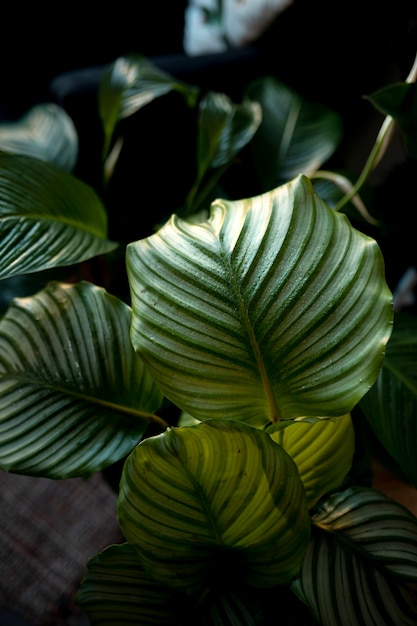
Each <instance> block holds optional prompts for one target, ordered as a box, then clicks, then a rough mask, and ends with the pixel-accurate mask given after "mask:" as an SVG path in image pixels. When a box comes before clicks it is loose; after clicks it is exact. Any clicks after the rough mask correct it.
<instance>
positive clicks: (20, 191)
mask: <svg viewBox="0 0 417 626" xmlns="http://www.w3.org/2000/svg"><path fill="white" fill-rule="evenodd" d="M106 236H107V215H106V212H105V208H104V206H103V204H102V202H101V200H100V198H99V197H98V196H97V194H96V193H95V192H94V191H93V189H91V188H90V187H88V186H87V185H86V184H84V183H83V182H81V181H80V180H77V179H76V178H74V177H73V176H72V175H71V174H69V173H68V172H64V171H63V170H61V169H59V168H57V167H55V166H53V165H51V164H49V163H46V162H43V161H40V160H39V159H35V158H31V157H27V156H21V155H6V154H3V155H0V244H1V256H0V278H7V277H9V276H13V275H16V274H24V273H28V272H37V271H40V270H45V269H48V268H52V267H57V266H60V265H61V266H63V265H72V264H74V263H79V262H81V261H84V260H86V259H89V258H91V257H94V256H97V255H100V254H104V253H107V252H109V251H111V250H113V249H114V248H115V247H116V244H115V243H113V242H111V241H108V240H107V239H106Z"/></svg>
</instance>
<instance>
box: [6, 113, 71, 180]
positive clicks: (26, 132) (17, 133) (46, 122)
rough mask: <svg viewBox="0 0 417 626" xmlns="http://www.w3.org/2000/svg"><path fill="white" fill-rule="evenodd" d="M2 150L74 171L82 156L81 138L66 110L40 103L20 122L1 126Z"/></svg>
mask: <svg viewBox="0 0 417 626" xmlns="http://www.w3.org/2000/svg"><path fill="white" fill-rule="evenodd" d="M0 150H1V151H3V152H11V153H17V154H24V155H26V156H31V157H36V158H38V159H42V160H43V161H48V162H49V163H53V164H54V165H56V166H57V167H60V168H62V169H63V170H67V171H71V170H72V169H73V168H74V166H75V164H76V162H77V156H78V136H77V131H76V129H75V126H74V124H73V121H72V119H71V118H70V117H69V115H68V114H67V113H66V112H65V110H64V109H62V108H61V107H59V106H58V105H56V104H54V103H52V102H50V103H46V104H38V105H36V106H34V107H33V108H32V109H30V111H28V112H27V113H26V114H25V115H23V116H22V117H21V118H20V119H19V120H17V121H16V122H14V121H13V122H2V123H1V124H0Z"/></svg>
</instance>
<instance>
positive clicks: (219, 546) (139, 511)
mask: <svg viewBox="0 0 417 626" xmlns="http://www.w3.org/2000/svg"><path fill="white" fill-rule="evenodd" d="M118 510H119V521H120V527H121V529H122V532H123V534H124V536H125V537H126V539H127V540H128V541H129V542H131V543H133V544H135V547H136V550H137V552H138V554H139V556H140V559H141V561H142V563H143V565H144V567H145V569H146V571H148V572H149V573H150V574H151V575H152V576H153V577H154V578H155V579H156V580H158V581H159V582H161V583H163V584H167V585H170V586H174V587H177V588H183V589H184V590H187V592H189V593H190V592H192V591H201V590H202V589H203V588H205V587H207V586H208V587H211V586H213V585H214V584H219V580H220V579H221V581H223V582H224V584H225V585H229V586H230V585H233V587H236V586H239V581H242V584H243V583H247V584H250V585H252V586H254V587H268V586H272V585H275V584H281V583H283V582H286V581H288V580H289V579H290V578H291V577H292V576H293V575H294V574H295V572H296V571H297V570H298V568H299V567H300V565H301V562H302V559H303V556H304V551H305V547H306V545H307V543H308V539H309V535H310V518H309V516H308V511H307V505H306V501H305V495H304V488H303V485H302V483H301V480H300V478H299V475H298V471H297V468H296V465H295V464H294V462H293V461H292V460H291V459H290V457H289V456H288V455H287V454H286V452H285V451H284V450H283V449H282V448H280V446H278V445H276V444H275V443H274V442H273V441H272V440H271V438H270V437H269V436H268V435H267V434H265V433H263V432H261V431H259V430H257V429H255V428H252V427H250V426H247V425H245V424H242V423H239V422H232V421H223V420H211V421H207V422H202V423H201V424H198V425H196V426H192V427H189V428H172V429H169V430H167V431H166V432H165V433H163V434H162V435H159V436H157V437H151V438H147V439H145V440H144V441H142V442H141V443H140V444H139V445H138V446H137V447H136V448H135V450H134V451H133V452H132V453H131V454H130V456H129V457H128V459H127V461H126V463H125V466H124V470H123V475H122V480H121V484H120V493H119V505H118Z"/></svg>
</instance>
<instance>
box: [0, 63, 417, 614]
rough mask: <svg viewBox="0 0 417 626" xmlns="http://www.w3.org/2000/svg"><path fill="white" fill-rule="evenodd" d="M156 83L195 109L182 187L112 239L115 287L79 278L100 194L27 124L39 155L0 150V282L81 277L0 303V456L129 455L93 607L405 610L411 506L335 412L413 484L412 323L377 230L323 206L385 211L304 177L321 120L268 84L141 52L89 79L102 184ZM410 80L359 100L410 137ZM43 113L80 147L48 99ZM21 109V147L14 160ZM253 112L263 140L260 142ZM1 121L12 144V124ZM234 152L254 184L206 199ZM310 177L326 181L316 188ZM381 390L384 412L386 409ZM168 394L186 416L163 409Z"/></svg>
mask: <svg viewBox="0 0 417 626" xmlns="http://www.w3.org/2000/svg"><path fill="white" fill-rule="evenodd" d="M413 73H414V70H412V74H413ZM398 90H399V91H400V93H398ZM172 91H175V92H176V93H177V94H179V95H180V97H181V98H182V97H184V96H185V97H186V100H185V102H186V105H187V106H189V107H190V108H191V110H192V111H195V110H196V109H195V108H196V107H197V105H198V111H199V114H198V131H197V140H198V143H197V145H198V148H197V155H196V167H195V182H194V184H192V185H191V187H190V190H189V192H188V193H187V194H186V195H185V198H184V203H183V205H182V206H180V207H176V215H174V216H173V217H171V218H169V219H168V220H167V219H166V218H167V217H169V216H164V215H156V216H155V218H156V219H155V231H154V232H153V233H150V234H148V235H146V236H144V237H142V238H139V239H137V240H135V239H133V240H132V241H131V242H130V243H128V246H127V255H126V263H127V276H128V285H129V294H125V295H126V297H125V298H123V297H118V296H115V295H112V294H111V293H109V291H108V290H106V289H104V287H103V286H101V285H95V284H93V283H92V282H90V281H88V282H87V281H86V280H78V279H79V278H80V273H79V272H80V268H81V271H83V270H84V268H85V265H84V264H85V262H86V261H88V259H91V258H92V257H96V256H99V257H100V258H101V257H103V255H107V257H110V261H109V265H108V266H107V267H106V269H107V270H108V271H110V273H111V271H112V269H113V267H114V266H113V265H112V263H113V261H114V262H115V264H116V265H115V266H116V267H119V266H118V265H117V263H118V261H119V258H118V257H117V255H116V257H114V258H112V256H111V255H112V254H115V249H116V243H114V242H112V241H111V240H109V239H108V238H107V228H106V226H107V225H106V217H107V216H106V211H105V207H104V204H103V200H102V198H101V197H100V195H99V194H98V193H97V192H96V191H94V190H93V189H92V188H91V187H90V186H89V185H87V184H85V183H84V182H82V181H81V180H79V179H77V178H75V177H74V176H71V175H70V174H68V173H67V172H65V171H63V169H62V163H59V164H60V165H61V167H57V166H56V165H52V164H50V163H47V162H45V161H44V160H43V159H45V154H46V155H47V156H46V158H48V154H49V151H48V140H46V141H45V133H43V132H42V133H41V134H40V135H41V138H42V145H43V146H44V147H45V143H46V150H44V151H43V152H42V154H40V153H39V152H38V153H37V157H36V158H35V157H34V156H27V155H22V154H18V155H17V154H11V153H8V154H6V153H4V154H3V155H2V156H1V170H0V172H1V181H0V185H1V186H0V190H1V193H2V222H1V228H2V230H1V237H2V243H3V250H4V254H3V255H2V259H1V261H0V265H1V276H2V278H3V280H4V281H6V280H7V279H10V278H13V277H14V276H16V275H20V274H31V273H34V272H36V273H38V272H47V274H48V273H49V272H55V271H56V268H58V267H59V268H68V267H69V268H70V270H72V269H73V268H74V265H75V264H80V263H81V265H76V270H77V274H76V280H75V281H74V280H72V281H69V280H65V281H62V280H56V276H54V278H55V280H54V281H52V282H49V283H48V284H47V285H46V286H44V287H43V288H42V289H40V290H39V291H38V292H37V293H35V294H34V295H33V294H30V295H28V296H25V297H19V298H16V299H14V300H13V301H12V302H11V304H10V306H9V307H8V309H7V311H6V312H5V314H4V316H3V318H2V320H1V323H0V341H1V348H2V349H1V351H0V371H1V377H0V380H1V395H0V397H1V407H2V409H1V412H2V418H1V427H2V441H1V445H0V460H1V467H2V468H3V469H5V470H7V471H13V472H17V473H25V474H29V475H35V476H37V475H38V476H39V475H40V476H48V477H51V478H56V479H59V478H64V477H71V476H80V475H88V474H90V473H92V472H95V471H100V470H103V469H104V468H106V467H108V466H111V465H112V464H113V463H115V462H116V461H117V460H120V459H124V458H126V462H125V464H124V469H123V474H122V477H121V483H120V494H119V520H120V524H121V528H122V531H123V533H124V535H125V537H126V539H127V542H126V543H125V544H123V545H121V546H111V547H109V548H108V549H107V550H105V551H104V552H102V553H101V554H100V555H97V557H95V558H93V559H92V561H91V562H90V563H89V565H88V570H87V573H86V576H85V579H84V580H83V582H82V584H81V589H80V594H79V602H80V604H81V606H83V607H84V608H85V609H86V610H87V612H88V613H89V615H90V617H91V620H92V622H93V623H97V624H102V623H114V624H122V623H126V624H128V623H138V622H139V623H161V624H166V623H175V624H180V623H183V624H187V623H196V622H197V623H202V624H228V623H230V624H258V623H259V624H261V623H267V624H269V623H275V622H276V619H277V618H276V611H277V608H276V605H275V602H276V600H275V598H279V604H280V607H279V611H280V620H281V621H283V623H289V624H290V623H297V624H300V623H305V624H311V623H322V624H334V623H335V622H336V623H348V624H353V623H365V624H366V623H374V622H376V623H387V624H390V623H405V624H406V623H410V624H411V623H414V622H415V615H416V603H415V596H414V594H413V587H412V585H413V584H415V580H416V576H417V570H416V567H415V558H416V549H417V547H416V539H417V523H416V521H415V519H414V518H413V517H412V516H411V515H410V514H409V513H408V512H407V511H406V510H405V509H403V508H402V507H401V506H399V505H397V504H396V503H394V502H392V501H390V500H389V499H387V498H385V497H384V496H382V495H381V494H379V493H378V492H376V491H375V490H373V489H371V488H370V487H369V486H366V485H361V484H359V485H358V484H357V483H356V482H355V481H356V475H355V471H354V470H355V463H354V461H355V460H356V458H355V441H354V426H353V422H352V418H351V416H350V413H351V412H353V411H354V410H358V409H359V410H361V411H363V413H364V414H365V415H366V418H367V419H368V420H369V422H370V423H371V424H372V427H373V428H374V430H375V432H376V433H377V434H378V436H379V437H380V438H381V440H382V441H383V443H384V444H385V445H386V447H387V449H388V450H389V452H390V453H391V454H392V455H393V456H394V457H395V458H396V459H397V461H398V462H399V463H401V462H402V460H403V459H406V463H405V462H404V464H403V470H404V472H405V473H406V474H407V476H408V477H409V479H410V480H411V481H412V482H413V483H414V484H415V481H416V477H415V462H414V461H413V458H412V453H411V450H409V452H408V454H406V455H405V454H404V450H405V449H406V448H407V442H408V441H409V440H410V434H409V433H411V435H412V434H413V423H412V419H413V407H414V402H415V400H414V394H413V392H412V390H411V391H410V387H411V384H407V385H405V384H404V380H406V382H409V381H412V379H413V376H412V375H411V376H410V374H408V373H407V368H409V367H410V366H412V364H413V360H414V353H415V351H414V350H413V349H410V345H411V348H412V347H413V346H412V343H411V342H412V337H413V332H414V319H413V318H411V319H409V318H408V317H406V318H403V317H402V316H398V317H396V318H395V320H394V326H392V322H393V314H392V296H391V292H390V290H389V289H388V286H387V285H386V282H385V279H384V259H383V256H382V254H381V251H380V248H379V246H378V244H377V243H376V241H375V239H373V238H371V237H370V236H369V235H368V234H366V233H365V232H362V231H361V230H359V229H358V228H354V227H353V226H352V225H351V223H350V221H349V220H348V219H347V218H346V216H344V215H342V213H340V212H338V211H336V210H334V209H333V208H331V207H332V206H334V205H339V206H337V208H341V207H342V204H343V202H345V201H346V200H352V202H353V203H354V204H351V205H350V206H349V207H348V210H349V212H351V213H352V212H353V211H355V209H356V208H357V209H359V211H361V212H362V213H361V212H358V213H354V216H355V217H354V219H356V220H358V221H359V223H360V224H361V225H362V226H363V230H366V228H367V225H368V224H369V222H367V221H366V220H369V219H370V221H371V222H372V223H371V224H370V226H371V227H372V228H375V226H377V225H378V224H375V223H373V222H374V221H375V220H372V218H370V217H369V213H368V212H367V210H366V209H364V206H363V204H362V203H361V202H359V200H358V198H357V197H356V193H357V191H358V187H359V186H355V185H352V186H351V189H350V190H349V191H348V196H347V197H346V195H345V193H343V192H341V191H340V181H341V180H342V186H347V187H348V188H349V186H350V183H349V180H348V178H347V177H345V176H344V177H341V175H340V174H339V173H337V174H336V173H331V172H319V170H318V168H319V167H320V165H321V164H322V163H325V162H326V160H327V159H328V158H329V156H330V155H331V153H332V150H334V148H335V147H336V146H337V142H338V140H339V137H340V129H339V126H338V121H337V118H336V117H335V116H334V115H333V114H332V112H331V111H328V110H325V109H323V108H320V107H319V108H316V107H311V108H310V107H309V105H308V104H307V103H304V102H303V101H302V100H301V99H300V98H298V97H297V94H294V93H292V92H291V90H287V89H286V88H285V86H284V85H279V84H277V83H275V82H274V81H271V80H269V79H265V80H262V81H260V82H259V83H256V84H253V85H250V86H249V88H248V92H247V99H246V100H245V102H243V103H242V104H241V105H235V104H233V103H231V102H230V101H229V100H228V99H227V97H225V96H224V94H211V93H210V94H198V93H196V90H195V89H193V88H192V87H189V86H186V85H183V84H179V83H178V82H177V81H175V80H173V79H172V78H171V77H167V76H165V75H163V74H161V73H159V72H158V71H157V70H156V69H155V68H153V67H152V66H151V65H149V64H148V63H147V62H146V60H144V59H142V58H136V57H134V58H123V59H119V60H117V61H116V62H115V63H114V64H113V66H112V67H111V68H109V72H108V73H107V74H106V75H105V77H104V79H103V83H102V91H101V100H100V102H101V115H102V119H103V128H104V143H103V146H104V147H103V163H104V168H103V172H104V175H103V181H104V182H103V189H104V190H105V189H107V188H108V186H109V185H110V184H111V182H112V177H113V174H114V172H115V171H116V169H115V168H117V164H118V159H119V158H120V155H121V154H123V141H122V138H121V136H120V135H118V132H119V130H120V129H121V128H122V129H123V125H121V126H119V123H120V120H121V119H122V118H123V119H128V118H129V116H130V115H133V113H134V114H138V115H139V114H140V109H141V108H142V107H143V106H144V104H149V103H151V102H152V101H153V100H154V99H155V98H156V97H164V96H165V95H166V94H168V93H172ZM414 94H415V89H414V84H411V83H404V84H402V85H400V86H394V87H392V88H390V89H388V90H384V91H383V92H381V94H375V95H373V96H372V101H373V102H374V103H375V104H377V105H378V106H379V107H381V108H383V109H384V110H385V111H386V112H389V113H390V114H392V115H394V114H395V115H396V116H397V118H398V120H399V122H401V124H402V128H403V130H404V133H405V136H406V138H407V141H408V144H407V145H408V148H409V150H410V153H411V154H413V151H414V144H413V141H414V139H413V135H412V133H411V132H410V130H409V128H410V126H407V124H410V121H411V120H412V116H413V113H412V112H411V114H410V113H409V114H403V103H404V101H407V100H408V99H409V98H413V97H414V98H415V95H414ZM275 98H277V101H275V100H274V99H275ZM274 102H275V104H276V102H279V103H280V105H281V106H280V107H278V108H277V106H271V108H270V110H269V109H268V105H269V104H270V103H272V104H274ZM284 105H285V106H286V107H287V109H285V106H284ZM295 105H296V106H297V108H298V109H299V110H301V111H302V115H300V118H299V120H298V126H297V127H296V129H295V130H296V131H297V130H299V131H300V132H299V133H297V132H294V134H293V138H292V141H291V142H287V143H286V144H285V139H286V138H287V137H288V118H289V117H290V116H289V115H287V116H285V115H284V116H283V119H282V120H281V121H280V120H279V119H276V118H275V117H274V114H275V113H276V111H285V110H287V111H293V110H294V106H295ZM387 109H388V110H387ZM35 113H36V114H38V113H39V114H40V116H41V118H40V119H42V120H44V119H45V118H44V117H42V116H43V115H44V113H45V111H44V110H43V111H39V110H38V111H36V112H35ZM53 114H54V115H57V117H58V118H59V119H58V122H57V123H58V124H60V123H61V122H64V123H65V124H66V127H67V128H69V131H68V138H67V140H68V142H69V144H70V145H72V146H73V147H74V142H76V135H75V133H73V132H72V130H71V124H70V122H69V120H68V119H67V118H66V116H65V114H64V112H61V111H58V110H57V109H56V108H54V110H53ZM46 115H47V116H48V115H49V114H48V113H46ZM47 119H50V118H49V117H47ZM323 120H324V121H325V122H326V123H325V124H323ZM25 124H27V119H26V120H23V124H22V125H21V126H20V128H19V127H18V130H20V131H21V130H22V126H23V139H22V140H21V142H20V145H19V148H18V151H19V152H20V153H21V152H26V154H27V152H28V146H30V147H31V150H33V141H29V143H27V139H28V133H27V132H26V131H25ZM270 124H273V127H275V128H276V129H277V141H276V145H272V147H270V152H269V158H268V159H265V158H264V156H265V153H266V148H267V145H266V143H265V141H266V138H270V132H268V129H270ZM303 125H304V126H308V127H309V129H310V133H308V134H306V133H305V128H304V127H303ZM392 125H393V121H392V120H391V119H388V121H387V122H386V124H384V126H383V129H382V130H381V136H380V137H379V138H378V140H377V142H376V148H375V151H374V153H373V154H372V155H371V157H370V160H369V162H368V163H367V166H366V169H365V172H364V176H363V177H362V178H361V179H360V186H362V185H363V184H364V182H365V181H366V179H367V177H368V175H369V172H370V171H371V169H372V166H373V165H374V164H375V161H376V159H377V156H378V154H379V151H380V150H381V147H382V146H383V145H384V139H385V138H386V134H387V131H388V130H389V128H390V127H391V126H392ZM34 126H35V128H39V125H38V123H35V125H34ZM26 128H30V129H31V130H33V124H32V125H31V123H29V124H28V125H27V126H26ZM53 128H56V126H55V125H53ZM278 130H279V132H278ZM15 131H16V128H14V132H15ZM265 131H267V132H265ZM6 133H9V134H8V135H7V139H8V142H9V144H8V149H9V151H10V152H12V151H13V150H15V146H16V144H15V143H14V144H13V137H16V135H13V129H12V130H10V128H8V129H7V130H6ZM10 133H11V134H10ZM59 136H60V137H62V136H63V135H62V134H59ZM55 137H56V135H55ZM300 137H301V138H302V137H304V140H302V139H300V141H301V143H300V144H298V142H297V139H299V138H300ZM262 140H263V142H264V143H263V146H264V147H262ZM319 140H320V141H319ZM51 144H52V142H51ZM3 145H4V147H5V148H6V146H5V144H3ZM35 145H36V146H37V148H38V149H39V141H38V140H37V141H35ZM284 145H286V147H287V151H286V152H285V158H282V154H283V146H284ZM306 146H312V148H311V152H309V151H308V150H306ZM244 150H247V151H250V155H251V156H252V158H254V162H255V163H259V162H262V167H261V168H260V170H259V176H258V178H260V179H261V180H260V183H259V184H260V187H261V192H260V193H259V194H258V195H255V196H251V197H246V198H244V199H241V198H236V199H223V200H216V201H215V202H214V203H213V204H212V205H211V209H210V211H211V212H210V215H208V214H207V210H208V207H209V205H210V201H211V199H212V197H213V194H216V192H217V191H218V189H219V187H218V185H219V184H221V185H222V187H220V188H221V189H226V190H227V189H228V187H227V180H225V178H226V169H227V168H228V167H230V165H231V163H233V162H234V159H235V157H236V156H237V155H238V154H239V155H240V156H241V155H242V151H244ZM75 152H76V151H75V150H74V151H73V152H72V154H74V153H75ZM65 154H68V152H67V151H65ZM306 154H307V157H306ZM39 156H41V157H42V158H41V159H40V158H38V157H39ZM262 157H263V160H262V161H261V159H262ZM289 157H291V158H289ZM55 158H56V157H55V156H54V159H55ZM268 163H269V164H271V163H272V164H273V167H271V168H268V167H267V166H268ZM73 164H74V161H73V160H72V161H71V162H70V164H68V161H67V162H66V163H65V164H64V167H67V168H68V169H71V167H72V166H73ZM115 164H116V165H115ZM323 180H326V181H329V182H330V183H332V184H333V186H332V187H331V189H330V191H331V193H330V192H329V188H328V187H327V186H326V187H320V186H317V187H316V189H317V193H316V192H315V191H314V187H313V183H315V181H323ZM335 183H336V184H335ZM262 186H264V187H265V188H262ZM319 190H321V191H320V193H319ZM103 195H105V191H104V192H103ZM216 195H217V194H216ZM214 197H215V196H214ZM335 198H336V200H335ZM342 198H344V200H342ZM346 206H348V205H346ZM158 221H159V222H160V223H158ZM107 257H106V256H104V258H105V259H106V258H107ZM60 271H62V270H60ZM64 275H65V270H64ZM68 275H69V276H70V277H73V276H74V274H73V273H72V272H71V271H68ZM110 284H113V283H110ZM129 297H130V304H128V300H129ZM403 320H404V321H403ZM404 338H405V339H404ZM388 341H389V343H388ZM387 344H388V354H387V356H388V357H389V358H387V359H385V360H384V354H385V348H386V345H387ZM390 346H391V347H392V351H391V352H390ZM404 346H405V347H406V348H407V350H404ZM382 401H384V405H383V406H384V408H385V409H386V408H387V407H389V408H390V409H391V408H392V410H390V411H388V410H384V412H383V419H382V415H381V410H380V409H381V402H382ZM397 402H398V403H400V404H401V407H402V410H403V412H404V415H405V417H404V418H403V419H404V421H405V423H406V424H407V425H408V429H409V432H407V435H406V437H405V436H404V432H402V429H401V428H398V424H397V422H396V420H395V418H394V417H393V413H394V412H395V406H396V403H397ZM166 404H168V408H171V407H177V408H179V409H180V412H181V414H180V415H179V416H178V413H175V412H174V413H173V414H172V413H170V412H169V411H168V417H166V415H165V412H164V411H161V408H163V409H164V408H165V407H166ZM376 409H377V410H376ZM171 415H175V417H174V418H172V419H171ZM363 419H365V417H363ZM139 442H140V443H139ZM387 529H388V530H387ZM285 620H286V621H285ZM314 620H316V622H314ZM371 620H373V622H372V621H371ZM400 620H402V622H401V621H400Z"/></svg>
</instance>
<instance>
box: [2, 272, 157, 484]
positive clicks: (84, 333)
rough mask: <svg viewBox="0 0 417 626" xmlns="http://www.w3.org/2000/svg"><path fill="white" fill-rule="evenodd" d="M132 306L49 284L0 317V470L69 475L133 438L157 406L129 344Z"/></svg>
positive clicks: (96, 466) (126, 447) (86, 470)
mask: <svg viewBox="0 0 417 626" xmlns="http://www.w3.org/2000/svg"><path fill="white" fill-rule="evenodd" d="M130 320H131V311H130V308H129V307H128V306H127V305H125V304H124V303H122V302H121V301H119V300H118V299H117V298H115V297H113V296H110V295H109V294H107V293H106V292H105V291H104V289H102V288H99V287H95V286H94V285H90V284H89V283H80V284H78V285H66V284H58V283H51V284H50V285H49V286H48V287H47V288H46V289H45V290H43V291H41V292H39V293H38V294H37V295H35V296H33V297H27V298H19V299H15V300H14V302H13V303H12V305H11V306H10V308H9V310H8V311H7V313H6V315H5V316H4V317H3V319H2V320H1V321H0V467H1V468H2V469H4V470H7V471H11V472H16V473H20V474H28V475H35V476H47V477H50V478H67V477H71V476H80V475H86V474H90V473H92V472H94V471H98V470H100V469H102V468H103V467H106V466H108V465H110V464H111V463H113V462H115V461H117V460H118V459H120V458H122V457H123V456H126V455H127V454H128V453H129V452H130V451H131V450H132V448H133V447H134V445H136V443H137V442H138V441H139V440H140V438H141V436H142V434H143V433H144V431H145V429H146V427H147V425H148V424H149V420H150V419H151V418H152V416H151V415H149V412H152V411H154V410H156V409H157V408H158V407H159V405H160V403H161V396H160V393H159V392H158V391H157V389H156V387H155V385H154V382H153V379H151V377H150V375H149V374H148V373H147V370H146V369H145V366H144V364H143V363H142V361H141V360H140V359H139V358H138V357H137V356H136V354H135V353H134V351H133V348H132V347H131V343H130V340H129V325H130Z"/></svg>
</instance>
